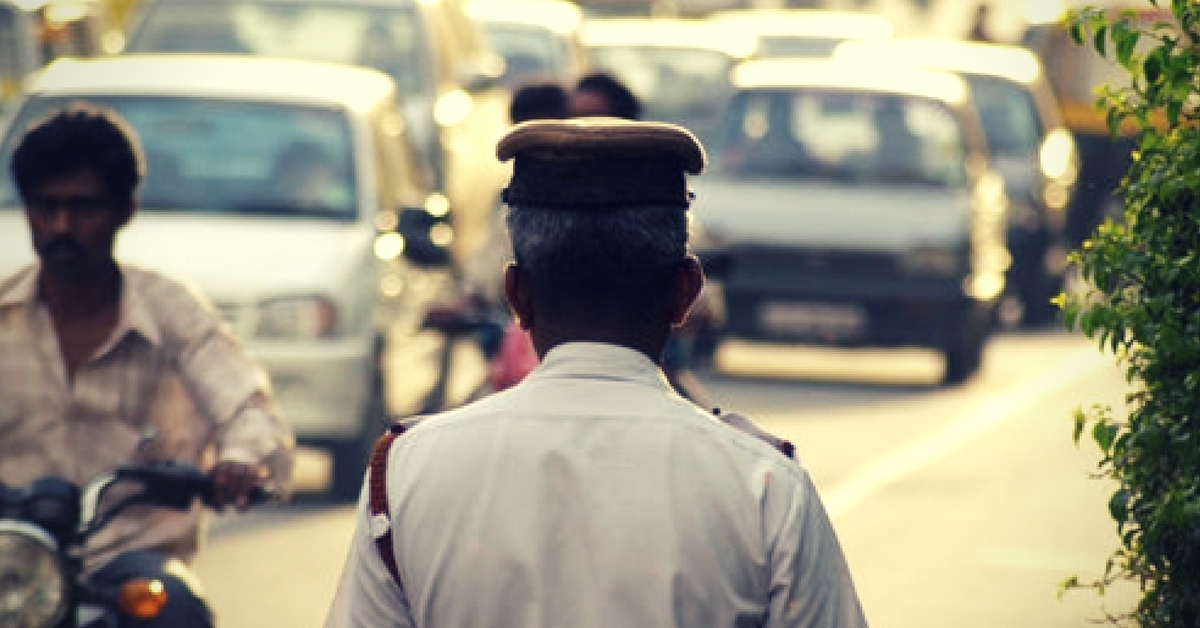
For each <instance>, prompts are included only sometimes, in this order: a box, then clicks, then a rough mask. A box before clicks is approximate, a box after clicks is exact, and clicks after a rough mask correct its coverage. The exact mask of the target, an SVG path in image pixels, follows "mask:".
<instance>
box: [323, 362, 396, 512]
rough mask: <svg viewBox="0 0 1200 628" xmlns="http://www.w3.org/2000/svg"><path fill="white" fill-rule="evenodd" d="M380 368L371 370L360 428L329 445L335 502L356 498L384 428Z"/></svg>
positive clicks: (385, 407) (385, 411)
mask: <svg viewBox="0 0 1200 628" xmlns="http://www.w3.org/2000/svg"><path fill="white" fill-rule="evenodd" d="M384 382H385V380H384V375H383V371H382V370H381V369H379V368H376V369H374V374H373V375H372V377H371V390H370V392H369V394H368V399H367V403H366V405H365V407H364V408H363V410H362V417H361V420H360V424H361V431H360V432H359V434H358V435H357V436H355V437H354V438H352V439H350V440H344V441H335V442H333V443H331V444H330V446H329V454H330V456H331V458H332V468H331V469H330V476H331V477H330V484H329V498H330V499H331V500H333V501H335V502H339V503H342V502H353V501H355V500H357V499H358V496H359V492H360V491H361V490H362V484H363V479H364V478H365V476H366V471H367V465H368V463H369V461H370V458H371V451H372V450H373V449H374V447H375V441H376V440H377V439H378V438H379V436H380V435H382V434H383V431H384V429H386V427H387V421H388V413H387V403H386V397H385V390H386V389H385V387H384V386H385V383H384Z"/></svg>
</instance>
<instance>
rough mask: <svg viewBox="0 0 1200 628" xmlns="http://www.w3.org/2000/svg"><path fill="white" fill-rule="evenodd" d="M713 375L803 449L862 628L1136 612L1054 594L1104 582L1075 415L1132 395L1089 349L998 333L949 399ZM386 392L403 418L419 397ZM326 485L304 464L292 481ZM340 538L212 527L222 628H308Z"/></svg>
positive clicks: (340, 533) (787, 376) (766, 352)
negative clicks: (977, 368)
mask: <svg viewBox="0 0 1200 628" xmlns="http://www.w3.org/2000/svg"><path fill="white" fill-rule="evenodd" d="M433 347H434V345H433V344H432V343H431V344H430V345H429V347H428V350H429V351H432V350H433ZM396 359H420V357H419V356H412V355H410V356H406V357H404V358H399V357H398V358H396ZM718 363H719V365H720V369H719V371H718V372H717V373H714V374H708V375H705V376H704V381H705V384H706V385H707V386H708V387H709V389H710V392H711V393H712V395H713V397H714V399H715V400H716V401H717V402H718V403H719V404H720V405H721V406H722V407H724V408H727V409H736V410H738V411H740V412H743V413H746V414H749V415H752V416H753V417H755V418H756V420H758V421H759V422H760V423H762V424H763V425H764V426H765V427H766V428H767V429H769V430H771V431H774V432H776V433H778V434H781V435H783V436H785V437H787V438H789V439H791V440H792V441H793V442H794V443H796V444H797V449H798V453H799V456H800V458H801V459H802V461H803V464H805V465H806V466H807V467H808V468H809V469H810V471H811V472H812V474H813V476H814V478H815V479H816V482H817V484H818V487H819V488H820V490H821V492H822V495H823V498H824V501H825V503H826V506H827V508H828V509H829V511H830V513H831V515H832V517H833V520H834V523H835V525H836V527H837V529H838V531H839V535H840V538H841V541H842V544H843V546H844V549H845V551H846V554H847V557H848V560H849V562H850V565H851V570H852V572H853V574H854V577H855V580H856V583H857V586H858V589H859V593H860V596H861V599H862V602H863V605H864V608H865V611H866V613H867V617H868V619H869V621H870V623H871V625H872V626H875V627H876V628H880V627H883V628H963V627H971V628H1076V627H1083V626H1088V625H1090V622H1091V620H1097V619H1101V618H1102V617H1103V616H1104V612H1105V608H1107V609H1108V610H1120V609H1125V608H1128V607H1130V606H1131V605H1132V604H1133V601H1134V599H1135V598H1134V595H1133V592H1132V591H1131V590H1129V589H1128V588H1123V587H1117V588H1114V589H1110V590H1109V592H1108V594H1107V596H1106V597H1105V598H1099V597H1097V596H1096V595H1095V594H1094V593H1093V592H1091V591H1075V592H1068V593H1067V594H1065V595H1063V596H1061V598H1060V595H1059V593H1060V590H1059V583H1060V582H1062V581H1063V580H1064V579H1065V578H1067V577H1069V576H1072V575H1077V576H1079V577H1080V578H1081V579H1083V580H1088V579H1092V578H1095V577H1097V576H1099V575H1100V573H1101V572H1102V570H1103V567H1104V562H1105V559H1106V558H1107V557H1108V555H1109V553H1110V552H1111V550H1112V549H1113V548H1114V547H1115V543H1116V535H1115V532H1114V529H1113V526H1112V525H1111V523H1110V521H1109V518H1108V515H1107V512H1106V506H1105V504H1106V502H1107V495H1108V494H1109V492H1110V487H1109V486H1108V485H1107V484H1106V483H1105V482H1104V481H1101V480H1097V479H1094V478H1092V477H1091V474H1092V472H1093V471H1094V470H1095V463H1096V460H1097V455H1096V453H1095V450H1094V448H1093V447H1091V446H1089V445H1088V444H1087V443H1085V444H1084V446H1082V447H1080V448H1076V447H1075V446H1074V445H1073V443H1072V442H1071V437H1070V434H1071V425H1072V423H1071V414H1072V412H1073V410H1074V409H1075V408H1076V407H1079V406H1090V405H1091V404H1093V403H1101V404H1107V405H1112V406H1114V407H1118V408H1119V407H1120V406H1121V403H1122V399H1123V394H1124V391H1125V390H1126V385H1125V383H1124V380H1123V378H1122V377H1121V374H1120V372H1119V370H1118V369H1117V368H1116V367H1115V366H1114V363H1113V361H1112V359H1111V358H1110V357H1107V356H1104V355H1102V354H1100V353H1099V352H1098V350H1096V349H1095V348H1093V346H1092V345H1091V344H1090V343H1088V342H1087V341H1086V340H1084V339H1082V338H1079V337H1075V336H1070V335H1067V334H1065V333H1059V332H1041V333H1007V334H1003V335H1000V336H998V337H996V338H995V339H994V340H993V341H992V343H991V344H990V346H989V347H988V351H987V355H986V358H985V364H984V367H983V370H982V372H981V373H980V375H979V376H978V377H977V378H975V379H973V380H972V381H970V382H969V383H967V384H966V385H963V386H961V387H957V388H952V389H942V388H939V387H937V386H936V385H935V382H936V380H937V378H938V375H939V369H940V363H939V361H938V359H937V358H936V357H935V356H933V355H932V354H926V353H923V352H921V351H915V350H914V351H905V352H888V351H870V352H841V351H831V350H815V349H799V348H791V347H777V346H760V345H745V344H743V345H727V346H725V347H723V348H722V351H721V353H720V354H719V356H718ZM393 384H394V386H393V391H392V393H393V397H394V401H395V402H398V401H399V400H400V399H401V397H403V395H404V394H412V391H413V390H416V389H419V387H420V384H421V383H420V382H416V381H413V380H412V379H411V378H409V379H406V380H405V381H403V382H393ZM466 386H467V384H466V383H465V382H463V383H462V384H461V387H462V389H465V387H466ZM322 473H323V466H322V459H321V458H320V456H317V455H308V456H305V457H304V458H303V460H302V464H301V473H300V477H301V480H302V481H303V482H305V483H307V484H309V485H311V486H317V485H319V484H320V482H322V481H323V477H322ZM351 525H352V512H351V510H350V508H349V507H345V506H341V507H332V506H327V505H321V504H320V503H318V502H317V500H313V499H305V498H303V497H302V498H301V499H300V500H298V502H297V503H295V504H292V505H290V506H287V507H279V508H273V509H268V510H265V511H260V512H258V513H254V514H250V515H245V516H242V517H240V518H238V519H237V520H236V521H234V520H221V521H218V522H217V524H216V525H215V526H214V528H213V534H212V537H211V542H210V545H209V547H208V548H207V551H206V552H205V553H204V554H203V555H202V556H201V559H200V561H199V563H198V570H199V572H200V575H201V577H202V578H203V580H204V581H205V586H206V588H207V590H208V592H209V595H210V597H211V600H212V603H213V605H214V606H215V608H216V610H217V614H218V619H219V621H220V625H221V626H222V628H265V627H273V626H287V627H289V628H307V627H317V626H320V625H321V623H322V619H323V617H324V612H325V609H326V606H327V605H328V602H329V600H330V598H331V596H332V594H333V588H334V584H335V582H336V580H337V577H338V573H339V571H340V568H341V564H342V561H343V558H344V552H345V548H346V543H347V538H348V535H349V530H350V526H351Z"/></svg>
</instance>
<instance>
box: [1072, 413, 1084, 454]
mask: <svg viewBox="0 0 1200 628" xmlns="http://www.w3.org/2000/svg"><path fill="white" fill-rule="evenodd" d="M1074 419H1075V430H1074V431H1073V432H1072V434H1071V440H1073V441H1075V446H1076V447H1078V446H1079V438H1080V437H1081V436H1083V428H1084V426H1085V425H1087V415H1086V414H1084V413H1083V410H1080V409H1078V408H1077V409H1076V410H1075V416H1074Z"/></svg>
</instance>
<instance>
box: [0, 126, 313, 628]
mask: <svg viewBox="0 0 1200 628" xmlns="http://www.w3.org/2000/svg"><path fill="white" fill-rule="evenodd" d="M142 168H143V166H142V159H141V151H140V148H139V147H138V145H137V140H136V138H135V136H134V134H133V131H132V129H130V128H129V127H128V125H126V124H125V122H124V121H123V120H121V119H119V118H118V117H117V116H116V114H115V113H112V112H110V111H108V110H105V109H100V108H95V107H91V106H86V105H73V106H70V107H68V108H66V109H63V110H61V111H59V112H56V113H55V114H53V115H52V116H51V117H49V118H48V119H46V120H45V121H43V122H41V123H40V124H38V125H36V126H35V127H33V128H32V129H31V130H30V131H29V132H28V133H27V134H26V135H24V136H23V138H22V139H21V141H20V143H19V144H18V146H17V147H16V150H15V152H14V154H13V156H12V162H11V170H12V175H13V180H14V182H15V184H16V188H17V191H18V193H19V194H20V197H21V200H22V202H23V203H24V206H25V216H26V218H27V220H28V223H29V227H30V232H31V235H32V239H33V247H34V249H35V250H36V252H37V255H38V258H39V259H38V262H36V263H34V264H32V265H30V266H28V267H26V268H23V269H21V270H19V271H18V272H17V273H16V274H14V275H12V276H10V277H8V278H5V279H0V482H2V483H4V484H5V485H8V486H13V487H17V486H25V485H28V484H29V483H30V482H32V481H33V480H35V479H37V478H39V477H42V476H47V475H54V476H57V477H59V478H61V479H64V480H67V481H69V482H73V483H76V484H83V483H85V482H88V481H89V480H92V479H94V478H96V477H97V476H99V475H101V474H104V473H107V472H110V471H112V470H114V469H115V468H117V467H119V466H122V465H126V464H137V463H147V462H153V461H179V462H187V463H190V464H193V465H203V464H205V463H206V462H208V461H210V460H213V459H215V466H214V467H213V469H212V473H213V481H214V484H215V488H214V490H215V492H216V494H215V495H214V501H215V502H216V505H217V506H219V507H224V506H241V505H244V504H246V502H247V500H248V498H249V495H250V493H251V491H252V489H253V488H254V487H256V486H259V485H262V484H266V483H270V484H273V486H274V488H275V489H276V490H280V491H282V490H285V489H286V487H287V483H288V478H289V474H290V470H291V460H292V448H293V439H292V435H291V433H290V431H289V430H288V429H287V428H286V427H285V426H283V425H282V424H281V423H280V421H279V420H278V418H277V417H276V416H275V413H274V409H273V406H272V403H271V400H270V396H269V389H268V386H267V383H266V378H265V376H264V375H263V373H262V371H261V370H260V369H259V367H258V366H257V365H256V364H255V363H254V362H253V361H251V360H250V359H249V358H248V357H247V356H246V355H245V354H244V353H243V351H242V349H241V347H240V345H239V344H238V342H237V341H236V340H235V339H234V338H233V337H232V336H230V334H229V333H228V331H227V330H226V329H225V328H224V326H223V325H222V323H221V319H220V317H219V316H218V315H217V313H216V312H215V311H213V309H212V308H211V306H209V305H207V303H206V302H205V301H204V300H202V299H201V298H200V297H199V296H197V295H196V294H194V293H193V292H192V291H190V290H189V289H187V288H186V287H184V286H183V285H181V284H180V283H179V282H177V281H175V280H172V279H169V278H167V277H165V276H163V275H160V274H158V273H155V272H153V271H150V270H146V269H142V268H138V267H136V266H131V265H126V264H121V263H118V262H117V261H116V260H115V259H114V257H113V245H114V241H115V239H116V236H117V233H118V232H119V231H120V230H121V229H122V228H123V227H125V225H127V224H128V223H129V221H130V220H132V219H133V218H134V214H135V210H136V205H137V203H136V200H135V193H136V189H137V186H138V185H139V183H140V182H141V179H142V174H143V173H142ZM180 237H187V234H180ZM103 507H104V506H102V508H103ZM200 517H201V508H200V507H199V506H198V505H197V506H195V507H193V508H192V509H191V511H186V512H176V511H166V510H148V509H132V510H129V511H126V512H125V513H123V514H122V515H120V516H119V517H118V519H117V520H115V521H114V522H113V523H112V524H110V525H109V526H108V527H106V528H104V530H103V531H102V532H100V533H99V534H97V535H96V536H94V537H91V538H90V539H89V541H88V546H87V548H85V550H86V551H85V554H84V556H83V559H84V563H85V569H86V570H87V572H88V573H89V577H90V578H91V579H92V582H93V584H94V585H96V586H97V587H98V588H100V589H101V590H108V589H116V588H117V587H119V586H120V585H121V584H122V583H123V582H125V581H127V580H131V579H133V578H139V577H144V578H155V579H158V580H161V581H163V583H164V584H165V586H166V593H167V602H166V606H165V607H164V608H163V610H162V611H161V612H160V613H159V615H158V616H157V617H156V618H155V619H153V620H150V621H139V622H138V623H137V625H138V626H141V627H151V628H153V627H156V626H163V627H167V626H169V627H171V628H207V627H211V626H212V614H211V612H210V610H209V608H208V607H207V605H206V604H205V603H204V601H203V600H202V599H201V598H200V596H199V593H198V592H197V591H196V590H194V589H193V587H192V584H193V582H194V580H195V577H194V576H193V575H192V574H191V573H190V572H189V570H188V568H187V567H186V563H187V562H189V561H190V560H191V558H192V557H193V556H194V555H195V553H196V551H197V549H198V546H199V543H200V533H201V530H202V527H201V524H200ZM130 621H137V620H130Z"/></svg>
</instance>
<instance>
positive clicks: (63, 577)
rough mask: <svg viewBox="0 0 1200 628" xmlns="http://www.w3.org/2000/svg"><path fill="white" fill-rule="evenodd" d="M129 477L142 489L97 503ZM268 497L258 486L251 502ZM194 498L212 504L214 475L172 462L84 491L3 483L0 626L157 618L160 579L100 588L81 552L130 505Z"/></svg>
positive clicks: (185, 505)
mask: <svg viewBox="0 0 1200 628" xmlns="http://www.w3.org/2000/svg"><path fill="white" fill-rule="evenodd" d="M129 482H133V483H136V484H138V485H140V489H138V490H136V491H135V492H134V493H132V494H129V495H126V496H124V497H122V498H121V499H119V500H117V501H116V503H114V504H112V505H111V506H107V505H106V506H105V507H103V508H101V505H102V504H103V503H104V501H103V500H104V497H105V495H106V494H107V493H108V491H109V489H111V488H113V487H115V486H117V485H124V484H126V483H129ZM270 497H271V496H270V493H269V491H268V490H266V489H257V490H256V491H255V492H254V493H253V494H252V495H251V499H250V503H252V504H257V503H262V502H264V501H267V500H268V499H270ZM196 499H200V500H202V501H203V502H204V503H205V505H208V506H210V507H212V506H213V505H214V502H213V482H212V480H211V478H210V477H209V476H208V475H207V474H205V473H203V472H201V471H200V470H198V469H196V468H195V467H192V466H190V465H186V464H180V463H175V462H155V463H149V464H144V465H135V466H127V467H122V468H119V469H117V470H115V471H113V472H111V473H107V474H105V475H102V476H100V477H98V478H96V479H95V480H92V481H91V482H89V483H88V484H87V485H85V486H83V487H82V488H81V487H79V486H76V485H75V484H72V483H70V482H67V481H65V480H62V479H60V478H56V477H44V478H41V479H39V480H35V481H34V482H33V483H31V484H30V485H29V486H27V487H23V488H11V487H6V486H4V485H3V484H0V628H116V627H117V626H118V619H119V618H120V617H121V616H128V617H134V618H138V619H142V620H146V619H152V618H154V617H155V616H157V615H158V613H159V612H160V611H161V610H162V608H163V605H164V604H165V603H166V601H167V599H166V591H165V589H164V585H163V583H162V582H161V581H159V580H153V579H134V580H130V581H128V582H126V583H124V584H123V585H122V586H121V587H120V588H119V589H117V590H100V589H99V588H97V587H95V586H93V585H91V584H89V583H88V582H87V581H86V579H85V578H84V577H83V563H82V560H81V559H80V558H79V550H80V549H81V548H82V547H83V546H84V544H85V543H86V542H87V540H88V539H89V538H91V537H92V536H93V535H95V534H96V533H97V532H99V531H100V530H103V529H104V528H105V526H107V525H108V524H109V523H111V522H112V521H113V520H114V519H115V518H116V517H117V516H118V515H120V514H121V513H122V512H124V511H126V510H128V509H129V508H130V507H133V506H137V505H150V506H154V507H161V508H171V509H174V510H187V509H189V508H190V507H191V505H192V503H193V502H194V501H195V500H196Z"/></svg>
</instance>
